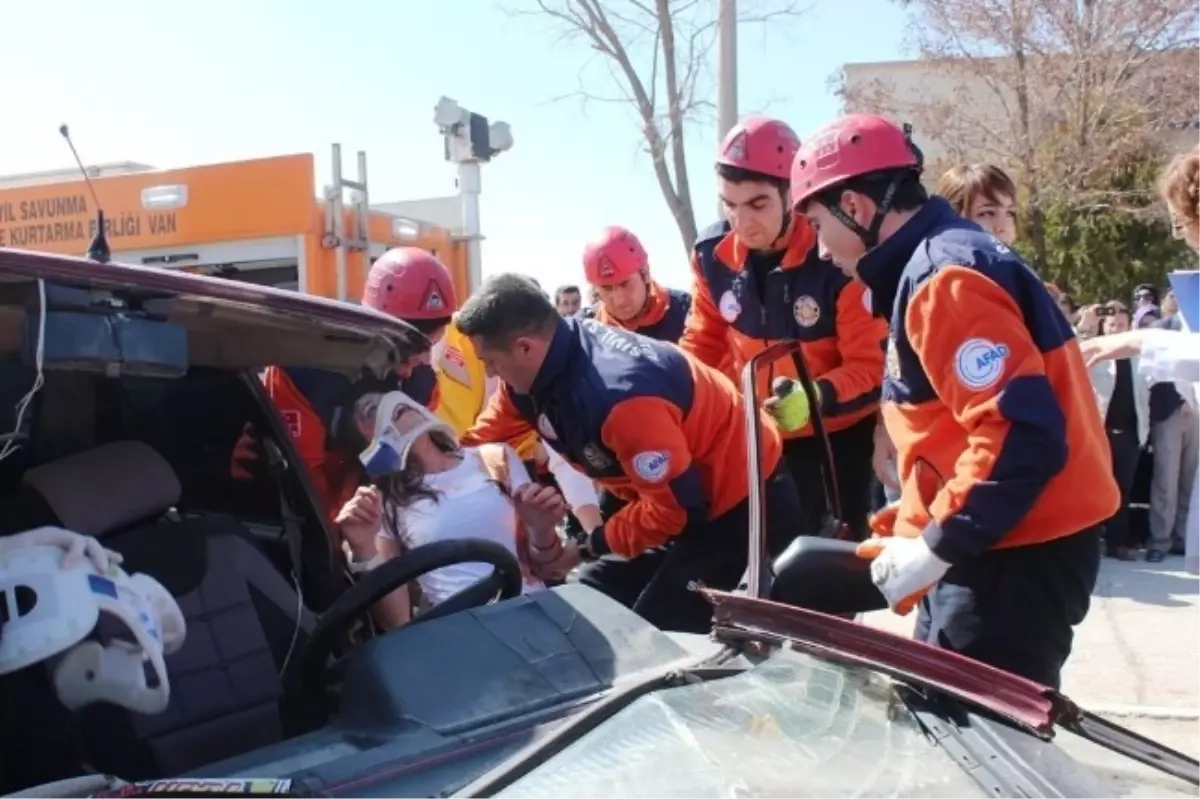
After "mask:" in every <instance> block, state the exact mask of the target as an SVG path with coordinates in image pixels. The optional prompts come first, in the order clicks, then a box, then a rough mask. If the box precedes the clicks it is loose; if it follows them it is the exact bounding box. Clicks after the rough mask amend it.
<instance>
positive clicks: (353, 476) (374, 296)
mask: <svg viewBox="0 0 1200 799" xmlns="http://www.w3.org/2000/svg"><path fill="white" fill-rule="evenodd" d="M362 303H363V305H365V306H366V307H368V308H373V309H375V310H377V311H381V312H383V313H386V314H389V315H391V316H395V317H397V318H398V319H402V320H404V321H406V322H408V323H409V324H411V325H412V326H413V327H415V328H417V330H419V331H420V332H421V333H424V334H425V336H426V337H427V338H428V339H429V340H430V342H431V343H433V344H436V343H437V342H438V341H439V340H440V339H441V338H442V336H443V334H444V333H445V330H446V326H447V325H448V324H449V323H450V317H451V315H452V314H453V312H454V307H455V304H456V300H455V296H454V283H453V281H452V279H451V277H450V272H449V270H447V269H446V267H445V266H443V265H442V263H441V262H440V261H439V260H438V259H437V258H436V257H435V256H433V255H432V254H430V253H428V252H426V251H425V250H422V249H419V248H416V247H397V248H394V249H392V250H389V251H388V252H386V253H384V254H383V255H382V256H381V257H380V258H379V259H378V260H377V261H376V262H375V263H374V264H373V265H372V266H371V270H370V272H369V273H368V275H367V281H366V286H365V288H364V291H363V298H362ZM429 361H430V354H429V353H428V352H426V353H423V354H421V355H418V356H415V357H414V358H411V359H409V360H408V361H406V362H405V363H402V364H398V365H397V366H396V367H395V371H394V373H393V374H391V375H388V376H387V377H385V378H378V377H376V376H375V375H373V374H371V373H369V372H366V371H364V372H363V373H361V374H360V375H359V376H358V377H356V378H350V377H347V376H345V375H343V374H339V373H336V372H330V371H326V370H323V369H312V368H307V367H279V366H269V367H267V369H266V370H265V372H264V373H263V376H262V380H263V385H264V387H265V388H266V391H267V394H268V395H269V396H270V397H271V400H272V402H273V403H274V404H275V408H276V410H278V411H279V415H280V416H281V417H282V418H283V421H284V424H285V426H286V427H287V431H288V434H289V435H290V437H291V439H292V443H293V444H294V445H295V446H296V449H297V451H298V452H299V455H300V458H301V460H302V461H303V462H304V465H305V466H306V467H308V474H309V477H310V479H311V480H312V482H313V487H314V489H315V490H316V492H317V494H318V498H319V499H320V500H321V502H322V504H323V505H324V508H325V511H326V513H327V515H328V517H329V518H330V519H332V518H333V517H334V516H336V515H337V512H338V511H339V510H340V509H341V507H342V505H343V504H345V503H346V502H347V501H348V500H349V499H350V498H351V497H352V496H353V495H354V492H355V490H356V489H357V488H358V486H359V484H360V483H361V481H362V467H361V465H360V464H359V462H358V453H359V452H361V451H362V450H363V449H364V448H365V447H366V444H367V442H366V440H365V439H363V436H362V434H361V433H360V432H359V430H358V426H357V425H356V424H354V423H353V419H352V418H351V415H352V409H353V407H354V403H355V402H356V401H357V400H358V399H359V398H360V397H362V396H363V395H365V394H370V393H379V392H385V393H386V392H387V391H392V390H396V389H399V390H401V391H403V392H405V393H406V394H408V395H409V396H410V397H413V398H414V399H416V400H417V401H418V402H421V403H423V404H425V405H426V406H427V407H429V408H430V409H436V407H437V401H438V392H437V375H436V373H435V372H434V370H433V367H432V366H431V365H430V362H429ZM259 449H260V448H259V446H258V443H257V436H256V434H255V432H254V431H253V430H252V429H250V425H247V430H246V431H245V432H244V433H243V435H242V438H241V440H240V441H239V442H238V445H237V447H236V449H235V451H234V459H233V471H234V475H235V477H236V476H242V477H245V476H248V475H249V473H250V470H251V469H252V468H253V465H254V463H255V462H256V461H260V454H261V453H260V452H259Z"/></svg>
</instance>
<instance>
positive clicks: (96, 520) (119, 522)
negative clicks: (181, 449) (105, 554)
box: [23, 441, 183, 537]
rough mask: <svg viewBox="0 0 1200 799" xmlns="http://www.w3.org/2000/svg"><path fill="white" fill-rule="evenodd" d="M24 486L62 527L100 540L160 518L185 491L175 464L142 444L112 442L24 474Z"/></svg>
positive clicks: (45, 464) (43, 465)
mask: <svg viewBox="0 0 1200 799" xmlns="http://www.w3.org/2000/svg"><path fill="white" fill-rule="evenodd" d="M23 482H24V484H25V485H26V486H28V487H29V488H32V489H33V490H34V491H36V492H37V493H38V494H40V495H41V497H42V499H44V500H45V501H46V504H47V505H49V507H50V510H51V511H53V512H54V515H55V516H57V517H58V519H59V521H60V522H61V523H62V525H63V526H64V527H66V528H67V529H69V530H74V531H75V532H77V533H83V534H85V535H93V536H97V537H99V536H103V535H104V534H105V533H110V532H112V531H114V530H120V529H122V528H124V527H128V526H129V525H131V524H134V523H135V522H139V521H143V520H146V519H152V518H157V517H158V516H161V515H162V514H164V513H166V512H167V511H168V510H170V509H171V508H173V507H174V506H175V504H176V503H178V502H179V497H180V495H181V493H182V491H183V489H182V488H181V487H180V485H179V478H178V477H177V476H176V475H175V470H174V469H172V468H171V464H169V463H167V461H166V460H165V459H164V458H163V456H162V455H159V454H158V452H156V451H155V450H154V448H153V447H151V446H149V445H148V444H143V443H142V442H141V441H114V442H112V443H111V444H103V445H101V446H99V447H96V448H95V449H89V450H86V451H84V452H80V453H78V454H76V455H70V456H68V457H66V458H61V459H59V460H56V461H51V462H50V463H44V464H42V465H41V466H36V467H34V468H32V469H30V470H29V471H27V472H25V476H24V478H23Z"/></svg>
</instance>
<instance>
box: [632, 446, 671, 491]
mask: <svg viewBox="0 0 1200 799" xmlns="http://www.w3.org/2000/svg"><path fill="white" fill-rule="evenodd" d="M670 468H671V456H670V455H669V454H668V453H666V452H663V451H661V450H648V451H646V452H639V453H638V454H637V455H634V456H633V470H634V471H635V472H637V476H638V477H640V478H642V479H643V480H645V481H646V482H647V483H659V482H662V480H663V478H664V477H666V476H667V471H668V470H669V469H670Z"/></svg>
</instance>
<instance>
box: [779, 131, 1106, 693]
mask: <svg viewBox="0 0 1200 799" xmlns="http://www.w3.org/2000/svg"><path fill="white" fill-rule="evenodd" d="M921 168H922V159H921V155H920V151H919V150H917V148H916V147H915V146H914V145H913V143H912V141H911V139H910V134H909V131H908V130H907V129H903V130H902V129H901V128H899V127H897V126H896V125H894V124H892V123H891V122H888V121H887V120H886V119H884V118H882V117H878V116H874V115H870V114H857V115H851V116H847V117H843V118H841V119H838V120H837V121H835V122H833V123H831V124H829V125H827V126H826V127H824V128H822V129H821V130H819V131H818V132H817V133H815V134H814V135H813V136H812V137H811V138H809V139H808V140H807V141H806V142H805V144H804V146H803V147H802V148H801V149H800V152H799V154H798V155H797V156H796V159H795V163H794V166H793V167H792V174H791V185H792V199H793V201H794V202H795V210H797V211H798V212H800V213H803V214H805V215H806V216H807V218H808V220H809V223H810V224H811V225H812V227H813V229H814V230H815V231H816V233H817V237H818V239H819V241H820V251H821V255H822V257H824V258H828V259H830V260H831V261H832V262H833V263H834V264H836V265H837V267H838V268H839V269H841V270H842V271H843V272H845V273H846V274H847V275H848V276H852V277H855V278H856V279H858V280H859V281H862V282H863V283H864V284H866V286H867V287H868V288H869V289H870V292H871V293H870V296H871V301H872V303H873V306H874V308H875V310H876V312H877V313H880V314H885V315H886V316H887V317H888V318H889V319H890V327H891V333H890V337H889V339H888V350H887V375H886V379H885V381H884V386H883V417H884V421H885V423H886V426H887V431H888V433H889V434H890V435H891V437H892V439H893V441H894V442H895V445H896V451H897V460H898V465H899V476H900V481H901V483H902V485H903V489H902V493H901V497H900V501H899V503H898V506H896V507H892V508H890V509H889V510H888V512H886V513H884V514H880V516H879V517H877V519H876V520H875V521H874V522H873V524H874V525H877V526H878V529H879V530H880V531H881V532H882V533H884V535H883V536H882V537H877V538H873V539H872V540H870V541H867V542H864V543H862V544H860V545H859V552H860V554H861V555H862V556H863V557H868V558H872V559H873V560H872V564H871V575H872V579H873V580H874V582H875V584H876V585H877V586H878V587H879V590H880V591H881V592H882V593H883V595H884V597H886V599H887V601H888V604H889V605H890V606H891V607H892V608H893V609H895V610H897V611H898V612H901V613H904V612H907V611H908V609H909V608H911V607H912V606H913V604H914V603H916V604H919V606H920V611H919V615H918V619H917V635H918V637H919V638H921V639H923V640H925V641H926V642H928V643H930V644H933V645H936V646H941V647H945V648H948V649H953V650H955V651H957V652H960V653H962V654H965V655H968V656H970V657H973V658H976V659H977V660H981V661H984V662H986V663H990V664H991V665H994V666H998V667H1000V668H1003V669H1006V670H1007V671H1010V672H1013V673H1016V674H1019V675H1022V676H1024V677H1028V678H1030V679H1033V680H1036V681H1038V682H1040V683H1043V684H1045V685H1049V686H1052V687H1057V686H1058V684H1059V679H1060V673H1061V670H1062V666H1063V663H1064V662H1065V661H1066V659H1067V656H1068V654H1069V653H1070V651H1071V640H1072V627H1073V626H1074V625H1076V624H1078V623H1079V622H1081V621H1082V620H1083V618H1084V616H1085V615H1086V613H1087V610H1088V604H1089V600H1090V597H1091V593H1092V589H1093V587H1094V586H1095V583H1096V575H1097V571H1098V569H1099V564H1100V525H1101V524H1102V522H1104V520H1105V519H1107V518H1108V517H1110V516H1111V515H1112V514H1113V512H1114V511H1115V510H1116V508H1117V503H1118V492H1117V486H1116V484H1115V482H1114V480H1113V476H1112V464H1111V461H1110V456H1109V452H1108V445H1107V442H1106V439H1105V435H1104V427H1103V424H1102V422H1101V419H1100V414H1099V411H1098V410H1097V407H1096V403H1095V402H1094V401H1093V398H1092V390H1091V386H1090V382H1089V377H1088V371H1087V369H1086V368H1085V366H1084V361H1083V357H1082V355H1081V354H1080V350H1079V344H1078V342H1077V341H1076V339H1075V336H1074V333H1073V331H1072V330H1071V327H1070V325H1069V324H1068V323H1067V321H1066V320H1065V319H1064V318H1063V316H1062V313H1060V311H1059V310H1058V307H1057V306H1056V304H1055V302H1054V298H1053V297H1052V296H1051V295H1050V293H1049V292H1048V291H1047V290H1046V287H1045V285H1044V284H1043V283H1042V281H1041V280H1040V279H1039V278H1038V276H1037V275H1036V274H1035V273H1034V272H1033V270H1031V269H1030V268H1029V267H1028V266H1027V265H1026V264H1025V262H1024V261H1022V260H1021V258H1020V256H1018V255H1017V254H1016V253H1015V252H1013V251H1012V250H1011V249H1009V248H1008V247H1007V246H1006V245H1004V244H1003V243H1002V242H1000V241H999V240H998V239H996V238H995V237H994V236H993V235H991V234H989V233H987V232H985V231H984V230H983V229H982V228H981V227H979V225H977V224H975V223H974V222H970V221H967V220H964V219H962V218H961V217H959V216H958V215H957V214H955V213H954V212H953V211H952V210H951V208H950V206H949V205H948V204H947V203H946V201H945V200H943V199H942V198H940V197H933V198H928V197H927V195H926V192H925V189H924V188H923V187H922V186H921V182H920V175H921Z"/></svg>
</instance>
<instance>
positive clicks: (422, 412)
mask: <svg viewBox="0 0 1200 799" xmlns="http://www.w3.org/2000/svg"><path fill="white" fill-rule="evenodd" d="M401 408H403V409H405V410H410V411H412V412H414V413H416V414H418V415H419V416H420V417H421V419H422V421H421V422H420V423H419V424H417V425H415V426H414V427H412V428H411V429H409V430H405V431H404V432H403V433H401V432H400V431H399V430H397V429H396V425H395V424H394V420H395V418H396V414H397V413H398V412H399V411H400V409H401ZM371 412H372V411H368V413H371ZM373 414H374V416H375V434H374V436H373V437H372V439H371V444H370V446H368V447H367V448H366V449H365V450H363V452H362V454H361V455H359V456H358V459H359V460H360V461H361V462H362V465H363V467H364V468H365V469H366V472H367V477H369V478H370V479H372V480H375V479H378V478H380V477H383V476H384V475H388V474H393V473H395V472H401V471H404V468H405V467H406V466H407V465H408V453H409V452H410V451H411V450H412V446H413V444H414V443H415V442H416V440H417V439H418V438H420V437H421V436H423V435H425V434H426V433H429V434H430V435H431V436H434V437H437V438H440V439H441V443H443V444H446V445H448V446H451V447H457V446H458V442H457V441H455V438H454V430H453V428H451V427H450V425H448V424H446V423H445V422H443V421H442V420H441V419H439V418H437V417H436V416H434V415H433V413H432V412H431V411H430V410H429V409H428V408H426V407H425V406H424V405H421V404H420V403H419V402H415V401H413V399H412V398H411V397H409V396H408V395H407V394H405V393H404V392H403V391H389V392H388V393H386V394H384V395H383V396H381V397H380V398H379V404H378V406H377V407H376V408H375V409H374V410H373Z"/></svg>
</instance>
